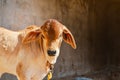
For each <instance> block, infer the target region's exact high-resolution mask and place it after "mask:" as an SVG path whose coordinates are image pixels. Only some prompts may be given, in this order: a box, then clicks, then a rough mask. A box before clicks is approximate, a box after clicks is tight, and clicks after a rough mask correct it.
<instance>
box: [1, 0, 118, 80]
mask: <svg viewBox="0 0 120 80" xmlns="http://www.w3.org/2000/svg"><path fill="white" fill-rule="evenodd" d="M49 18H55V19H57V20H59V21H60V22H62V23H63V24H64V25H66V26H67V27H68V28H69V29H70V30H71V32H72V33H73V35H74V36H75V39H76V43H77V49H76V50H73V49H72V48H71V47H70V46H68V45H66V44H65V43H63V45H62V48H61V55H60V57H59V58H58V61H57V63H56V65H55V69H54V79H55V80H57V79H59V80H60V79H61V80H72V79H73V78H74V77H80V76H85V77H91V78H93V79H95V80H98V79H99V80H107V79H108V80H110V79H114V80H117V79H120V78H119V77H118V76H119V72H118V70H120V69H119V67H120V56H119V52H120V50H119V47H120V42H119V41H120V31H119V30H120V27H119V26H120V1H119V0H0V26H4V27H6V28H8V29H11V30H20V29H23V28H25V27H26V26H28V25H31V24H35V25H38V26H40V25H42V24H43V22H44V21H45V20H46V19H49ZM116 72H117V74H116ZM104 75H105V76H104ZM114 75H117V76H114ZM7 79H8V77H7V78H6V79H5V78H4V79H2V80H7ZM11 80H13V79H11Z"/></svg>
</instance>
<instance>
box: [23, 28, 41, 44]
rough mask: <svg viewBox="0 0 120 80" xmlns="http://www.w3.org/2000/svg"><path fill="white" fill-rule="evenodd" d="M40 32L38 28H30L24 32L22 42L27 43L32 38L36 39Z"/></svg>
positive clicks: (32, 39)
mask: <svg viewBox="0 0 120 80" xmlns="http://www.w3.org/2000/svg"><path fill="white" fill-rule="evenodd" d="M40 34H41V30H40V29H34V30H31V31H29V32H27V33H26V35H25V36H24V38H23V40H22V42H23V43H29V42H32V41H34V40H37V39H39V35H40Z"/></svg>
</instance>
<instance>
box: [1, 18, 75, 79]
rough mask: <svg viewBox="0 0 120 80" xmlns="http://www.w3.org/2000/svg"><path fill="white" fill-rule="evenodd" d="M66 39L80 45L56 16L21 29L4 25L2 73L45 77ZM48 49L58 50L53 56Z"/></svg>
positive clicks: (23, 77) (21, 77) (20, 76)
mask: <svg viewBox="0 0 120 80" xmlns="http://www.w3.org/2000/svg"><path fill="white" fill-rule="evenodd" d="M62 40H64V41H65V42H67V43H68V44H70V45H71V46H72V47H73V48H76V44H75V40H74V38H73V35H72V34H71V32H70V31H69V30H68V29H67V28H66V27H65V26H64V25H62V24H61V23H60V22H58V21H57V20H55V19H49V20H47V21H46V22H45V23H44V24H43V25H42V26H41V27H36V26H34V25H32V26H29V27H27V28H26V29H24V30H21V31H16V32H15V31H11V30H7V29H5V28H0V75H2V74H3V73H5V72H7V73H11V74H14V75H16V76H17V78H18V80H42V79H43V78H44V77H45V76H46V75H47V73H48V72H49V71H50V67H49V66H48V65H47V62H49V63H50V64H55V63H56V60H57V57H58V56H59V49H60V46H61V43H62ZM47 50H55V51H56V55H55V56H49V55H48V54H47Z"/></svg>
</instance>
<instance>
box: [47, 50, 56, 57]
mask: <svg viewBox="0 0 120 80" xmlns="http://www.w3.org/2000/svg"><path fill="white" fill-rule="evenodd" d="M47 53H48V55H49V56H55V54H56V51H51V50H48V51H47Z"/></svg>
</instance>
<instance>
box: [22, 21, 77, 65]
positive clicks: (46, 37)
mask: <svg viewBox="0 0 120 80" xmlns="http://www.w3.org/2000/svg"><path fill="white" fill-rule="evenodd" d="M29 38H31V39H29ZM38 39H42V43H43V48H44V53H45V57H46V59H47V60H48V61H49V63H51V64H54V63H55V62H56V60H57V57H58V56H59V52H60V46H61V43H62V40H64V41H65V42H66V43H68V44H70V45H71V46H72V47H73V48H74V49H75V48H76V44H75V40H74V38H73V35H72V34H71V32H70V31H69V30H68V29H67V28H66V27H65V26H64V25H62V24H61V23H59V22H58V21H56V20H54V19H50V20H48V21H46V22H45V23H44V24H43V25H42V26H41V27H40V28H38V29H35V30H32V31H30V32H29V33H28V34H27V35H26V37H25V38H24V39H23V42H30V41H33V40H38Z"/></svg>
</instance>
